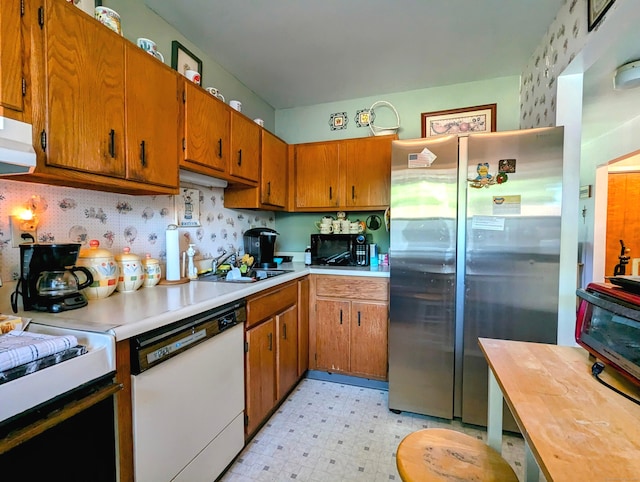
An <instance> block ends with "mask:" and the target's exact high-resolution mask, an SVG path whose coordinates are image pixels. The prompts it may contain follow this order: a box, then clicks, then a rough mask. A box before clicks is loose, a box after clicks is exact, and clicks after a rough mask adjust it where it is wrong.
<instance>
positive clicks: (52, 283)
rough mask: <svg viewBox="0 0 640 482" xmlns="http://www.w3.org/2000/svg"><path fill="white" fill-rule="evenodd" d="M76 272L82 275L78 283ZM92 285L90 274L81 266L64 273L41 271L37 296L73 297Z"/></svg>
mask: <svg viewBox="0 0 640 482" xmlns="http://www.w3.org/2000/svg"><path fill="white" fill-rule="evenodd" d="M76 272H82V273H84V278H85V280H84V281H82V282H81V281H80V280H79V279H78V276H76ZM91 283H93V276H92V274H91V272H90V271H89V270H88V269H87V268H85V267H83V266H75V267H73V268H71V269H67V270H64V271H43V272H42V273H40V277H39V278H38V281H37V285H36V287H37V289H38V295H39V296H47V297H55V296H68V295H73V294H75V293H77V292H78V291H80V290H81V289H84V288H86V287H87V286H89V285H91Z"/></svg>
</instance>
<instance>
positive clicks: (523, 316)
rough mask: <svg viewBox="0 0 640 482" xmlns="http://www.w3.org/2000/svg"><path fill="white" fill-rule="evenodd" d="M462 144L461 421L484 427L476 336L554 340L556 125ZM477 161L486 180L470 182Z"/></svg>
mask: <svg viewBox="0 0 640 482" xmlns="http://www.w3.org/2000/svg"><path fill="white" fill-rule="evenodd" d="M468 145H469V150H468V152H469V154H468V176H467V177H468V178H469V179H470V181H468V183H467V219H466V231H467V232H466V253H465V271H466V272H465V278H464V280H465V281H464V285H465V293H464V306H465V308H464V351H463V354H464V356H463V376H462V420H463V421H464V422H466V423H472V424H475V425H486V421H487V376H488V375H487V373H488V368H487V364H486V362H485V359H484V357H483V355H482V352H481V351H480V348H479V346H478V337H485V338H497V339H504V340H521V341H531V342H542V343H552V344H555V343H556V340H557V318H558V284H559V262H560V208H561V199H562V147H563V129H562V127H555V128H542V129H529V130H524V131H512V132H499V133H492V134H477V135H471V136H469V144H468ZM484 163H488V174H489V175H490V176H491V178H490V179H489V180H488V181H487V182H486V183H485V184H484V186H486V187H477V186H476V185H474V184H475V182H477V178H478V177H482V174H481V173H480V172H481V171H482V172H484V171H483V169H482V167H483V166H484ZM478 165H480V168H479V167H478ZM500 172H502V173H503V174H505V175H506V178H505V177H504V176H500ZM498 180H502V182H493V181H498ZM505 181H506V182H505ZM515 361H516V362H517V360H515ZM509 419H511V417H509ZM505 423H507V418H505ZM507 428H509V429H511V430H516V427H515V424H514V425H511V426H508V427H507Z"/></svg>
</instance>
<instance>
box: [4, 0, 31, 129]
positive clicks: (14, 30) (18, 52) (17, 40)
mask: <svg viewBox="0 0 640 482" xmlns="http://www.w3.org/2000/svg"><path fill="white" fill-rule="evenodd" d="M21 3H22V2H21V0H3V2H2V9H0V49H2V50H1V51H2V55H0V61H1V62H2V64H1V65H0V107H1V109H0V111H1V112H2V115H5V116H8V117H12V118H14V119H17V120H23V117H22V115H23V113H24V99H23V95H22V79H23V69H24V65H25V58H24V56H25V49H24V45H25V44H24V37H23V31H22V29H23V27H24V24H23V21H22V18H21V17H22V13H21V12H22V8H21Z"/></svg>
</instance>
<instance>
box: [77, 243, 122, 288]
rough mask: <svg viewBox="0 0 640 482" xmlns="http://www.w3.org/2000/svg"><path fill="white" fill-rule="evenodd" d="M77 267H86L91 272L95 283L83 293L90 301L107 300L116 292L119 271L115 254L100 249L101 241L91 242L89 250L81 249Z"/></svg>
mask: <svg viewBox="0 0 640 482" xmlns="http://www.w3.org/2000/svg"><path fill="white" fill-rule="evenodd" d="M76 265H77V266H84V267H85V268H87V269H89V271H91V274H92V275H93V283H91V285H89V286H88V287H86V288H85V289H84V290H82V292H83V293H84V294H85V296H86V297H87V298H88V299H90V300H95V299H98V298H107V297H108V296H109V295H111V293H113V292H114V291H115V290H116V284H117V283H118V274H119V269H118V265H117V264H116V261H115V259H114V257H113V254H112V253H111V251H109V250H108V249H104V248H100V241H98V240H97V239H92V240H91V241H89V248H88V249H86V248H85V249H81V250H80V254H79V255H78V261H77V262H76Z"/></svg>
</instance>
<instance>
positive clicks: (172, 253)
mask: <svg viewBox="0 0 640 482" xmlns="http://www.w3.org/2000/svg"><path fill="white" fill-rule="evenodd" d="M166 233H167V281H178V280H180V242H179V241H178V226H176V225H175V224H170V225H169V226H168V227H167V231H166Z"/></svg>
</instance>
